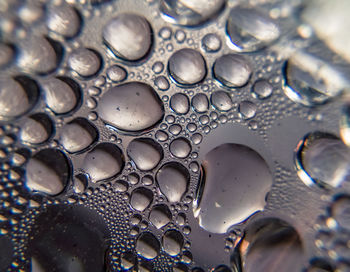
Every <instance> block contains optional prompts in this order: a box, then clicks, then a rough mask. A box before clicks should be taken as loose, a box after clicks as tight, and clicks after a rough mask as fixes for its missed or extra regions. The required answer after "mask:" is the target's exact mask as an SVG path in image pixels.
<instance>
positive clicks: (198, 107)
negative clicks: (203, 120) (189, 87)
mask: <svg viewBox="0 0 350 272" xmlns="http://www.w3.org/2000/svg"><path fill="white" fill-rule="evenodd" d="M191 105H192V107H193V109H194V110H195V111H196V112H198V113H203V112H206V111H207V110H209V100H208V97H207V96H206V95H205V94H203V93H199V94H196V95H195V96H194V97H193V98H192V101H191Z"/></svg>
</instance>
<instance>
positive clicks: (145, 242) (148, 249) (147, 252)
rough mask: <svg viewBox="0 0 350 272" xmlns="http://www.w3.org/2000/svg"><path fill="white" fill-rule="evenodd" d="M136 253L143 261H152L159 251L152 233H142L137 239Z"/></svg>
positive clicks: (157, 243)
mask: <svg viewBox="0 0 350 272" xmlns="http://www.w3.org/2000/svg"><path fill="white" fill-rule="evenodd" d="M136 251H137V253H138V254H139V255H141V256H142V257H144V258H145V259H154V258H155V257H157V256H158V254H159V251H160V244H159V241H158V240H157V238H156V237H155V236H154V235H153V234H152V233H150V232H143V233H141V234H140V236H139V237H138V238H137V241H136Z"/></svg>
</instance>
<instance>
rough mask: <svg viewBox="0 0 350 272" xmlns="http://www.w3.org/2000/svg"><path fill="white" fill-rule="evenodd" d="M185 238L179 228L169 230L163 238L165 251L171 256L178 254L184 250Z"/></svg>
mask: <svg viewBox="0 0 350 272" xmlns="http://www.w3.org/2000/svg"><path fill="white" fill-rule="evenodd" d="M183 243H184V238H183V236H182V234H181V233H180V232H178V231H177V230H167V231H166V232H165V233H164V235H163V238H162V245H163V248H164V251H165V252H166V253H168V254H169V255H170V256H177V255H179V254H180V252H181V250H182V246H183Z"/></svg>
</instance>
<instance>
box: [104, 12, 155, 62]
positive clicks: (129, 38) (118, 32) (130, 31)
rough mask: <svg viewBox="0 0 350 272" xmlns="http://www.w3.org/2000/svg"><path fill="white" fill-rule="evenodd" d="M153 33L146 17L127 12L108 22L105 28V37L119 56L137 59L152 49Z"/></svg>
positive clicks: (132, 59)
mask: <svg viewBox="0 0 350 272" xmlns="http://www.w3.org/2000/svg"><path fill="white" fill-rule="evenodd" d="M151 33H152V30H151V27H150V25H149V23H148V21H147V20H146V19H145V18H144V17H141V16H139V15H136V14H128V13H126V14H120V15H118V16H117V17H116V18H114V19H112V20H111V21H109V22H108V23H107V25H106V26H105V27H104V29H103V39H104V42H105V43H106V45H107V46H108V47H109V49H110V50H111V51H112V52H113V53H114V54H115V55H116V56H117V57H120V58H122V59H126V60H130V61H135V60H139V59H141V58H143V57H144V56H145V55H146V54H147V52H148V51H149V50H150V47H151V45H152V37H151Z"/></svg>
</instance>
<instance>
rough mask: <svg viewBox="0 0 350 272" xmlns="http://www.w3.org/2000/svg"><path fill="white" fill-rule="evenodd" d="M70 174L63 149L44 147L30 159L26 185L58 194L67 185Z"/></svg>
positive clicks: (27, 166)
mask: <svg viewBox="0 0 350 272" xmlns="http://www.w3.org/2000/svg"><path fill="white" fill-rule="evenodd" d="M69 174H70V167H69V163H68V159H67V158H66V156H65V155H64V154H63V153H62V152H61V151H59V150H57V149H43V150H41V151H39V152H38V153H36V154H35V155H34V156H33V157H32V158H31V159H29V161H28V163H27V165H26V179H25V185H26V186H27V187H28V188H29V189H30V190H32V191H37V192H41V193H45V194H49V195H57V194H59V193H61V192H62V191H63V190H64V188H65V187H66V185H67V183H68V178H69Z"/></svg>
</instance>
